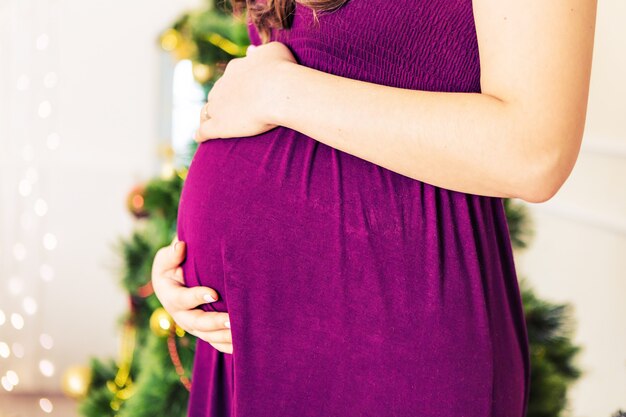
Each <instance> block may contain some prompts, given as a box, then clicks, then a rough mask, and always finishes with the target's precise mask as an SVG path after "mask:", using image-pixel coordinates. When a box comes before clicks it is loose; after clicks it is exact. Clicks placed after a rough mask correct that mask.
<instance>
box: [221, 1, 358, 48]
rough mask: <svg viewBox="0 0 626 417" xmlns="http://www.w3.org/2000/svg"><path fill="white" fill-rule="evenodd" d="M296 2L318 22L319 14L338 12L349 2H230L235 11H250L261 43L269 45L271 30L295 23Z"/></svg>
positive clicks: (285, 27) (238, 12) (239, 12)
mask: <svg viewBox="0 0 626 417" xmlns="http://www.w3.org/2000/svg"><path fill="white" fill-rule="evenodd" d="M296 1H298V3H300V4H302V5H303V6H305V7H308V8H310V9H311V10H313V17H314V18H315V19H316V20H317V17H318V13H322V12H330V11H333V10H336V9H338V8H340V7H341V6H343V5H344V4H345V3H347V2H348V1H349V0H265V1H261V2H258V1H257V0H230V4H231V6H232V8H233V11H234V12H235V13H237V14H241V13H242V12H243V11H244V10H247V11H248V15H249V16H250V18H251V19H250V20H251V21H252V23H253V24H254V26H255V27H256V29H257V31H258V32H259V35H260V37H261V41H262V42H263V43H267V42H268V41H269V38H270V34H271V33H270V28H278V29H289V28H290V27H291V24H292V23H293V14H294V13H295V9H296Z"/></svg>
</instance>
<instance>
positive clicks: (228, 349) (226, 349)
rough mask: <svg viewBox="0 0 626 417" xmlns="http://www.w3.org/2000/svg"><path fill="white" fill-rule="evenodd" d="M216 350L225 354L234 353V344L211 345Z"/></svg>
mask: <svg viewBox="0 0 626 417" xmlns="http://www.w3.org/2000/svg"><path fill="white" fill-rule="evenodd" d="M209 344H210V345H211V346H213V347H214V348H215V349H217V350H219V351H220V352H223V353H230V354H232V353H233V344H232V343H209Z"/></svg>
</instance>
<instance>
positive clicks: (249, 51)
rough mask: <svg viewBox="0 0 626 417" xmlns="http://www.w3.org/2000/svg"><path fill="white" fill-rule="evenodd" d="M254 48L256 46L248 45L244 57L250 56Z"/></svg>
mask: <svg viewBox="0 0 626 417" xmlns="http://www.w3.org/2000/svg"><path fill="white" fill-rule="evenodd" d="M255 48H256V45H249V46H248V48H247V49H246V55H250V53H252V52H254V49H255Z"/></svg>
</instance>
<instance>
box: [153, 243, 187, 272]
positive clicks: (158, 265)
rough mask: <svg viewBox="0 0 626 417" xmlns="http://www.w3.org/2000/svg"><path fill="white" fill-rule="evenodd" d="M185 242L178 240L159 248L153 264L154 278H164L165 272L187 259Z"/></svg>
mask: <svg viewBox="0 0 626 417" xmlns="http://www.w3.org/2000/svg"><path fill="white" fill-rule="evenodd" d="M185 254H186V246H185V242H182V241H176V242H173V244H172V245H169V246H164V247H162V248H161V249H159V250H158V251H157V253H156V255H155V257H154V263H153V265H152V272H153V278H163V276H164V273H165V272H166V271H168V270H171V269H174V268H176V267H177V266H178V265H180V264H181V262H182V261H183V260H184V259H185Z"/></svg>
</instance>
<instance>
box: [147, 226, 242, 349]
mask: <svg viewBox="0 0 626 417" xmlns="http://www.w3.org/2000/svg"><path fill="white" fill-rule="evenodd" d="M185 253H186V246H185V242H182V241H179V240H178V238H175V239H174V241H173V242H172V244H171V245H169V246H165V247H163V248H161V249H159V251H158V252H157V254H156V256H155V257H154V262H153V265H152V287H153V288H154V293H155V295H156V296H157V298H158V299H159V301H160V302H161V305H163V308H165V310H166V311H167V312H168V313H169V314H170V316H172V319H173V320H174V321H175V322H176V324H178V325H179V326H180V327H181V328H182V329H183V330H185V331H186V332H187V333H189V334H192V335H194V336H196V337H198V338H200V339H203V340H204V341H206V342H208V343H210V344H211V346H213V347H214V348H215V349H217V350H219V351H221V352H224V353H233V343H232V334H231V332H230V328H229V327H228V326H227V325H226V323H228V322H229V321H230V318H229V316H228V313H222V312H215V311H211V312H205V311H204V310H201V309H197V308H196V307H198V306H200V305H201V304H205V303H207V299H205V296H207V295H208V296H209V297H212V298H213V300H214V301H216V300H217V299H218V294H217V292H216V291H215V290H214V289H212V288H209V287H201V286H197V287H187V286H185V280H184V277H183V271H182V268H181V267H180V264H181V263H182V261H183V260H184V259H185ZM209 302H211V301H209Z"/></svg>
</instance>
